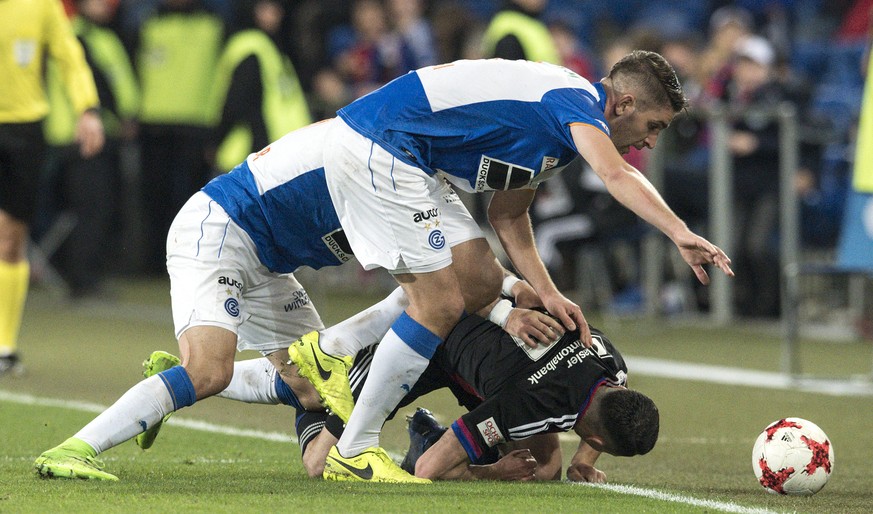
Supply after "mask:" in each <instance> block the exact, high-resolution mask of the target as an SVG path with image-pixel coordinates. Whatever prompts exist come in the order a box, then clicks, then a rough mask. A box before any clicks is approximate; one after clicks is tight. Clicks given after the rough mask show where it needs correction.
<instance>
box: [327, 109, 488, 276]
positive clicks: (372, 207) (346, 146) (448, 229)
mask: <svg viewBox="0 0 873 514" xmlns="http://www.w3.org/2000/svg"><path fill="white" fill-rule="evenodd" d="M331 125H332V126H331V128H330V132H329V133H328V138H327V142H326V145H325V151H324V170H325V173H324V175H325V178H326V180H327V187H328V190H329V191H330V196H331V200H332V201H333V205H334V208H335V209H336V213H337V215H338V216H339V220H340V223H341V224H342V226H343V229H344V231H345V234H346V237H348V240H349V244H350V245H351V247H352V251H353V252H354V254H355V258H356V259H357V260H358V262H360V263H361V265H362V266H363V267H364V268H365V269H373V268H377V267H381V268H385V269H386V270H388V271H389V272H391V273H394V274H397V273H427V272H431V271H436V270H439V269H442V268H445V267H447V266H449V265H450V264H451V263H452V253H451V248H452V247H453V246H455V245H458V244H460V243H463V242H465V241H469V240H471V239H477V238H483V237H485V236H484V234H483V232H482V229H480V228H479V225H478V224H477V223H476V221H475V220H474V219H473V217H472V216H471V215H470V213H469V211H467V208H466V206H464V204H463V202H461V200H460V198H459V197H458V195H457V193H455V192H454V190H453V189H452V188H451V186H450V185H449V184H448V182H447V181H446V180H445V179H444V178H443V177H442V176H441V175H435V176H431V175H428V174H427V173H425V172H424V171H422V170H421V169H419V168H416V167H414V166H410V165H408V164H406V163H404V162H403V161H401V160H399V159H396V158H395V157H394V156H393V155H391V154H390V153H388V152H387V151H386V150H385V149H383V148H382V147H381V146H379V145H378V144H376V143H374V142H373V141H372V140H371V139H369V138H367V137H365V136H362V135H361V134H359V133H358V132H355V131H354V130H353V129H352V128H351V127H349V126H348V125H347V124H346V123H345V122H344V121H343V120H342V119H340V118H336V119H335V120H333V121H332V122H331Z"/></svg>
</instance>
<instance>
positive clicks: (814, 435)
mask: <svg viewBox="0 0 873 514" xmlns="http://www.w3.org/2000/svg"><path fill="white" fill-rule="evenodd" d="M752 467H753V468H754V470H755V477H757V478H758V482H760V483H761V485H762V486H764V488H765V489H767V491H768V492H771V493H778V494H791V495H801V496H809V495H812V494H815V493H817V492H819V491H820V490H821V488H822V487H824V486H825V484H827V483H828V478H830V476H831V471H833V469H834V447H833V445H832V444H831V441H830V440H829V439H828V436H827V435H825V433H824V432H823V431H822V429H820V428H819V427H818V426H817V425H816V424H815V423H813V422H811V421H807V420H805V419H800V418H785V419H780V420H779V421H775V422H773V423H771V424H770V425H769V426H768V427H767V428H765V429H764V431H763V432H761V435H759V436H758V439H757V440H756V441H755V447H754V449H753V450H752Z"/></svg>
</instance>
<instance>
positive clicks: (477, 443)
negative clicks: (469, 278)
mask: <svg viewBox="0 0 873 514" xmlns="http://www.w3.org/2000/svg"><path fill="white" fill-rule="evenodd" d="M513 312H516V313H519V315H520V314H521V313H522V312H523V310H522V309H513ZM591 333H592V335H593V340H594V344H593V346H592V348H590V349H589V348H585V347H584V346H583V345H582V344H581V342H580V341H579V332H578V331H572V332H567V333H565V334H564V335H563V336H562V337H561V338H560V339H558V340H557V341H556V342H554V343H552V344H549V345H539V346H538V347H536V348H531V347H530V346H528V345H526V344H524V343H523V342H522V341H521V340H518V339H516V338H514V337H513V336H511V335H509V334H508V333H506V332H504V331H503V330H502V329H501V328H500V327H499V326H498V325H496V324H494V323H492V322H490V321H488V320H486V319H484V318H481V317H479V316H476V315H469V316H467V317H465V318H464V319H462V320H461V322H460V323H459V324H458V325H457V326H456V327H455V329H454V330H453V331H452V333H451V334H450V335H449V337H448V338H447V339H446V341H445V343H444V344H443V345H441V346H440V348H439V349H438V350H437V352H436V354H435V355H434V358H433V359H432V361H431V364H430V366H429V367H428V369H427V371H426V372H425V373H424V374H423V375H422V377H421V379H419V381H418V382H417V383H416V384H415V386H414V387H413V388H412V390H411V391H410V393H409V394H408V395H407V396H406V398H405V399H404V400H403V402H402V403H401V406H404V405H409V404H410V403H411V402H413V401H415V399H416V398H418V397H420V396H422V395H424V394H426V393H428V392H431V391H434V390H436V389H439V388H442V387H448V388H450V389H451V390H452V392H453V393H454V394H455V396H456V397H457V398H458V401H459V403H460V404H461V405H463V406H464V407H466V408H467V409H469V412H468V413H466V414H464V415H463V416H461V417H460V418H459V419H458V420H456V421H455V422H454V423H452V425H451V428H450V429H449V430H447V431H446V432H445V433H444V434H443V435H442V437H441V438H440V439H439V440H438V441H437V442H436V443H435V444H434V445H433V446H432V447H431V448H430V449H428V450H427V451H426V452H424V454H423V455H422V456H421V457H420V458H419V459H418V461H417V462H416V463H415V464H414V465H415V474H416V476H420V477H426V478H432V479H444V480H452V479H454V480H464V479H482V478H485V479H488V478H507V477H509V478H524V479H530V478H538V479H546V480H548V479H558V478H560V476H561V466H562V464H561V452H560V447H559V445H558V441H557V436H556V433H557V432H568V431H573V432H575V433H576V434H577V435H578V436H579V437H580V443H579V448H578V449H577V451H576V453H575V455H574V456H573V458H572V460H571V462H570V466H569V468H568V470H567V478H569V479H571V480H577V481H593V482H603V481H605V475H604V474H603V473H602V472H601V471H599V470H597V469H596V468H595V467H594V464H595V462H596V460H597V458H598V456H599V455H600V453H602V452H606V453H609V454H612V455H618V456H632V455H642V454H645V453H647V452H649V451H650V450H651V449H652V447H653V446H654V444H655V442H656V440H657V438H658V420H659V418H658V409H657V407H656V406H655V404H654V402H653V401H652V400H651V399H650V398H648V397H646V396H645V395H643V394H642V393H639V392H637V391H633V390H630V389H627V388H626V387H625V384H626V382H627V367H626V365H625V362H624V359H623V358H622V357H621V354H620V353H619V352H618V351H617V350H616V349H615V347H614V346H613V345H612V343H611V342H610V341H609V340H608V339H607V338H606V336H605V335H604V334H603V333H602V332H600V331H599V330H597V329H594V328H592V329H591ZM368 363H369V357H368V356H366V355H363V356H359V358H358V359H357V360H356V364H355V367H353V368H352V372H351V373H350V376H351V377H352V382H353V385H355V383H357V387H356V389H359V388H360V387H361V386H362V382H363V380H360V377H359V375H361V374H362V373H366V367H367V365H368ZM356 377H357V380H356ZM325 416H326V415H325V414H323V413H307V414H305V415H302V416H300V417H299V418H298V426H297V431H298V434H300V435H301V437H300V439H301V441H300V442H301V447H302V448H303V451H304V463H305V464H306V466H307V469H308V470H309V471H310V474H311V475H313V476H320V472H319V467H320V466H323V463H324V454H326V451H327V450H328V449H329V448H330V445H331V444H334V443H335V440H336V438H338V437H339V435H340V431H341V430H342V424H341V423H340V422H337V421H336V420H333V421H332V420H331V418H330V417H328V418H327V421H326V425H325V427H326V428H327V430H321V431H320V433H319V432H318V431H317V430H312V428H313V427H315V426H317V425H318V424H320V423H325ZM310 443H315V444H310ZM497 447H501V449H503V450H504V454H505V459H504V460H502V461H497V463H495V460H496V452H495V450H496V449H497ZM519 448H528V449H529V451H530V452H531V453H520V452H518V451H515V452H511V453H510V451H511V450H518V449H519ZM531 457H532V458H533V459H535V460H536V465H535V466H533V465H532V464H530V460H531ZM507 459H508V460H507ZM522 470H528V472H527V474H525V473H523V472H522ZM352 471H354V470H352Z"/></svg>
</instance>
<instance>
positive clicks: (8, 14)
mask: <svg viewBox="0 0 873 514" xmlns="http://www.w3.org/2000/svg"><path fill="white" fill-rule="evenodd" d="M46 52H48V55H49V56H50V57H51V58H52V59H53V60H54V61H55V62H57V63H58V67H59V69H60V71H61V75H62V76H63V80H64V84H65V85H66V89H67V94H68V95H69V96H70V100H71V102H72V106H73V111H74V112H75V113H76V116H77V117H78V120H77V123H76V127H75V140H76V141H77V142H78V144H79V151H80V152H81V154H82V155H83V156H91V155H94V154H96V153H97V152H99V151H100V149H101V148H102V147H103V142H104V133H103V123H102V122H101V120H100V116H99V114H98V110H97V109H98V107H99V100H98V97H97V88H96V86H95V84H94V78H93V76H92V75H91V71H90V70H89V69H88V65H87V63H86V62H85V57H84V55H83V52H82V47H81V45H80V44H79V42H78V41H77V40H76V37H75V35H74V34H73V31H72V28H71V26H70V22H69V20H68V19H67V18H66V16H65V15H64V12H63V9H62V7H61V2H58V1H57V0H3V1H0V77H2V78H0V376H2V375H4V374H10V373H20V372H21V371H23V367H22V366H21V362H20V360H19V356H18V353H17V343H18V332H19V329H20V327H21V317H22V313H23V311H24V301H25V299H26V297H27V288H28V282H29V278H30V271H29V270H30V266H29V264H28V261H27V258H26V246H27V240H28V237H29V233H30V225H31V223H32V221H33V217H34V214H35V208H36V200H37V194H38V177H39V173H40V171H41V168H42V166H43V158H44V152H45V139H44V136H43V133H42V125H41V122H42V120H43V118H45V116H46V114H47V113H48V111H49V105H48V101H47V100H46V94H45V87H44V84H43V63H44V62H45V59H44V57H45V54H46Z"/></svg>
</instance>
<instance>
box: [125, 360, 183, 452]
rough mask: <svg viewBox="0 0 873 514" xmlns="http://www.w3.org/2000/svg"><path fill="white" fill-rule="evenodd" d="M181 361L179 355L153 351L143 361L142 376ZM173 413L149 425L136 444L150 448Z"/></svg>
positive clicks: (147, 375) (176, 364)
mask: <svg viewBox="0 0 873 514" xmlns="http://www.w3.org/2000/svg"><path fill="white" fill-rule="evenodd" d="M180 362H181V361H180V360H179V358H178V357H176V356H175V355H173V354H171V353H167V352H162V351H160V350H158V351H156V352H152V354H151V355H149V358H148V359H146V360H145V361H143V363H142V367H143V372H142V376H144V377H146V378H149V377H151V376H154V375H157V374H158V373H160V372H161V371H166V370H168V369H170V368H172V367H175V366H178V365H179V363H180ZM172 415H173V413H172V412H171V413H169V414H167V415H166V416H164V419H162V420H161V421H158V422H157V423H155V424H154V425H152V426H150V427H148V428H147V429H146V430H145V432H142V433H141V434H139V435H138V436H136V438H135V439H134V440H135V441H136V445H137V446H139V447H140V448H142V449H143V450H148V449H149V448H151V447H152V445H153V444H154V443H155V438H156V437H158V432H160V430H161V425H163V424H164V421H167V420H168V419H170V416H172Z"/></svg>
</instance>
